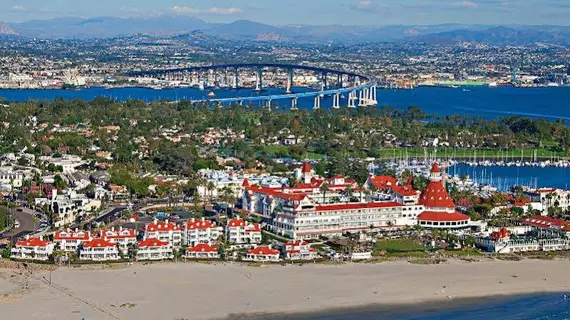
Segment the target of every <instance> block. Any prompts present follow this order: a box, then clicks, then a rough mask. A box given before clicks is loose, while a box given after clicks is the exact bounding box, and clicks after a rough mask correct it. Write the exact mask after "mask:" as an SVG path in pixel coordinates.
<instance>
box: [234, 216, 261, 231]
mask: <svg viewBox="0 0 570 320" xmlns="http://www.w3.org/2000/svg"><path fill="white" fill-rule="evenodd" d="M238 227H241V228H245V232H261V227H260V226H259V223H250V222H248V221H245V220H243V219H242V218H234V219H231V220H229V221H228V228H238Z"/></svg>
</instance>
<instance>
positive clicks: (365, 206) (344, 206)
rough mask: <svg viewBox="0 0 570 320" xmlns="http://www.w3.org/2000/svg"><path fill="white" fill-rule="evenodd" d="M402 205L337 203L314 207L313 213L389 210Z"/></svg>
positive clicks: (388, 203)
mask: <svg viewBox="0 0 570 320" xmlns="http://www.w3.org/2000/svg"><path fill="white" fill-rule="evenodd" d="M401 206H402V205H401V204H399V203H397V202H393V201H391V202H366V203H362V202H356V203H337V204H324V205H318V206H316V207H315V211H332V210H357V209H368V208H391V207H401Z"/></svg>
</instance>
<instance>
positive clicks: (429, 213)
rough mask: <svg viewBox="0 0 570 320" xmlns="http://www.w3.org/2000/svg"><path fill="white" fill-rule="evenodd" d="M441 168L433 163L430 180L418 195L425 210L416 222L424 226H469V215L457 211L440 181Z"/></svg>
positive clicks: (449, 227)
mask: <svg viewBox="0 0 570 320" xmlns="http://www.w3.org/2000/svg"><path fill="white" fill-rule="evenodd" d="M442 180H443V178H442V175H441V170H440V169H439V166H438V165H437V163H434V164H433V166H432V168H431V172H430V182H429V183H428V185H427V187H426V189H425V190H424V192H422V194H421V195H420V204H422V205H423V206H424V208H425V211H424V212H422V213H421V214H420V215H419V216H418V223H419V225H420V226H422V227H425V228H436V229H457V228H467V227H469V221H470V220H469V216H467V215H465V214H462V213H460V212H457V211H456V210H455V204H454V203H453V200H452V199H451V197H450V196H449V194H448V193H447V191H446V190H445V187H444V186H443V183H442Z"/></svg>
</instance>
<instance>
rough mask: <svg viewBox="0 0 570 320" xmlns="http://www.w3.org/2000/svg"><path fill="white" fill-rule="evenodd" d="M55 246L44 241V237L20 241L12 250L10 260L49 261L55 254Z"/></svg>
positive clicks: (27, 238)
mask: <svg viewBox="0 0 570 320" xmlns="http://www.w3.org/2000/svg"><path fill="white" fill-rule="evenodd" d="M54 246H55V244H54V243H52V242H49V241H47V240H44V239H43V237H41V236H40V237H38V238H30V237H26V239H25V240H22V241H18V242H16V244H15V245H14V247H13V248H12V249H11V253H10V258H12V259H25V260H41V261H47V260H48V259H49V256H50V255H51V254H52V253H53V249H54Z"/></svg>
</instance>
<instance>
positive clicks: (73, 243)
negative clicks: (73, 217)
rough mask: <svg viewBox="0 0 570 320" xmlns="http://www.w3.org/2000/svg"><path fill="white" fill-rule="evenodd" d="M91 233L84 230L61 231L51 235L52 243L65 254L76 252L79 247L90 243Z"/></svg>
mask: <svg viewBox="0 0 570 320" xmlns="http://www.w3.org/2000/svg"><path fill="white" fill-rule="evenodd" d="M92 239H93V238H92V237H91V233H90V232H89V231H85V230H78V229H75V230H72V229H67V230H62V231H57V232H55V233H54V234H53V242H54V243H56V244H58V245H59V249H60V250H63V251H66V252H77V250H79V246H80V245H81V244H83V243H85V242H88V241H91V240H92Z"/></svg>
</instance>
